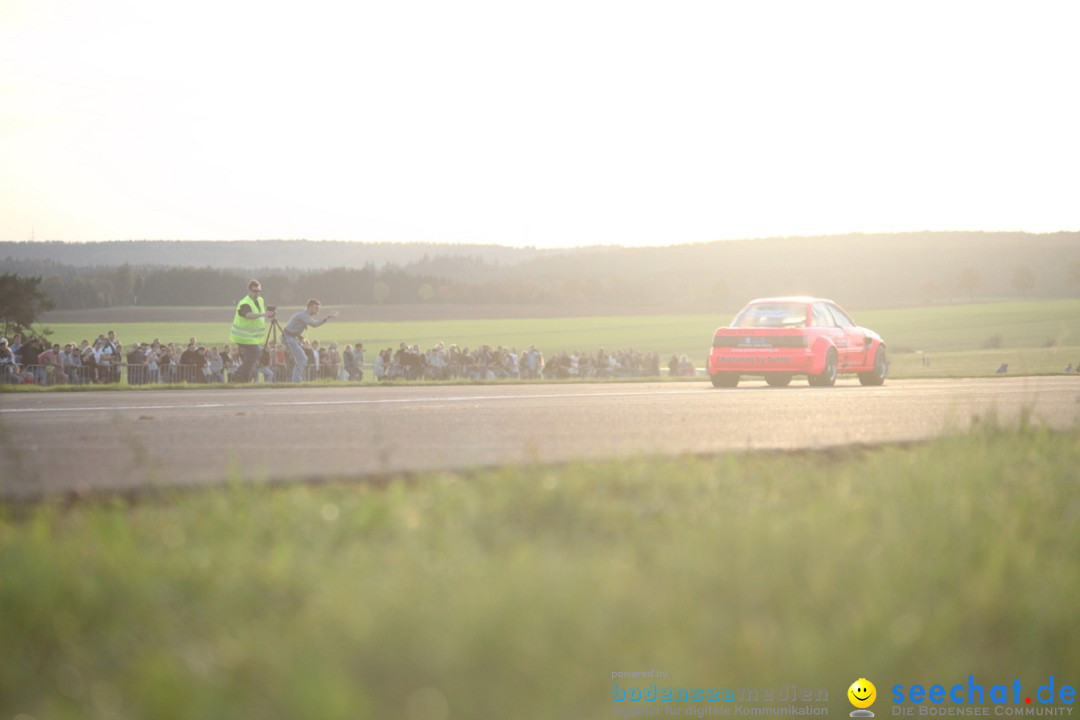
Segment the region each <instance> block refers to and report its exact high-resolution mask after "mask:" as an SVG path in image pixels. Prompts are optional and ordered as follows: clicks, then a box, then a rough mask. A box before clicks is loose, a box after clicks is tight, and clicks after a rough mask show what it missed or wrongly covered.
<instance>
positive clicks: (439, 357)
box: [374, 343, 660, 380]
mask: <svg viewBox="0 0 1080 720" xmlns="http://www.w3.org/2000/svg"><path fill="white" fill-rule="evenodd" d="M374 375H375V378H376V379H377V380H397V379H404V380H450V379H456V378H461V379H467V380H496V379H500V378H526V379H539V378H548V379H553V378H627V377H650V376H659V375H660V355H659V353H640V352H638V351H636V350H633V349H626V350H617V351H615V352H610V353H609V352H607V351H606V350H604V349H603V348H601V349H600V350H598V351H597V352H595V353H591V354H590V353H583V352H580V351H574V352H571V353H565V352H563V353H559V354H558V355H555V356H554V357H552V358H550V359H547V360H545V358H544V354H543V353H542V352H540V350H538V349H537V348H536V346H535V345H530V346H529V348H528V349H527V350H525V351H524V352H518V349H517V348H516V347H510V348H506V347H502V346H499V347H496V348H493V347H491V346H490V345H481V346H479V347H477V348H475V349H470V348H469V347H468V346H465V347H461V348H459V347H458V346H457V345H450V346H449V347H447V346H445V345H444V344H443V343H438V344H436V345H435V346H434V347H432V348H429V349H428V350H426V351H424V352H421V351H420V347H419V346H418V345H412V346H411V347H410V346H409V345H407V344H405V343H401V344H400V345H399V346H398V349H397V350H394V349H393V348H386V349H384V350H382V351H380V352H379V353H378V355H376V357H375V362H374Z"/></svg>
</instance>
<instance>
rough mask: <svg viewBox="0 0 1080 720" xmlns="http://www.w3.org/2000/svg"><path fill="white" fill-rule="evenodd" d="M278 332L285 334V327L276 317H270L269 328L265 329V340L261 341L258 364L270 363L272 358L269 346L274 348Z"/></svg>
mask: <svg viewBox="0 0 1080 720" xmlns="http://www.w3.org/2000/svg"><path fill="white" fill-rule="evenodd" d="M278 332H280V333H281V334H282V336H284V335H285V328H283V327H281V323H279V322H278V319H277V318H276V317H272V318H270V329H269V330H267V331H266V342H264V343H263V349H262V352H261V353H259V364H260V365H270V364H271V363H270V361H271V360H272V359H273V358H272V357H271V355H270V350H271V348H276V347H277V344H278Z"/></svg>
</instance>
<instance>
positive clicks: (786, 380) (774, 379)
mask: <svg viewBox="0 0 1080 720" xmlns="http://www.w3.org/2000/svg"><path fill="white" fill-rule="evenodd" d="M765 382H767V383H769V384H770V385H772V386H773V387H787V386H788V385H790V384H791V376H790V375H785V374H775V375H766V376H765Z"/></svg>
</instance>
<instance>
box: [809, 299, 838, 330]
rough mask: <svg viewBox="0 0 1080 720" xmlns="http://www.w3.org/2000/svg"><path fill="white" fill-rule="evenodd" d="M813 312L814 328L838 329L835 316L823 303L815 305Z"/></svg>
mask: <svg viewBox="0 0 1080 720" xmlns="http://www.w3.org/2000/svg"><path fill="white" fill-rule="evenodd" d="M811 311H812V313H813V317H814V327H836V322H835V321H834V320H833V316H832V315H831V314H830V313H829V311H828V310H826V309H825V306H824V305H822V304H821V303H814V306H813V308H812V309H811Z"/></svg>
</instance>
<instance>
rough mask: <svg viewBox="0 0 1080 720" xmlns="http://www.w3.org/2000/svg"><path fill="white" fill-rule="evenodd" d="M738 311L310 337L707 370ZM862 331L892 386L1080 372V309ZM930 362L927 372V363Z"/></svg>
mask: <svg viewBox="0 0 1080 720" xmlns="http://www.w3.org/2000/svg"><path fill="white" fill-rule="evenodd" d="M734 312H735V309H734V308H733V309H731V310H728V311H723V312H718V313H715V314H711V315H706V314H695V315H646V316H636V317H584V318H581V317H578V318H527V319H497V318H496V319H484V320H443V321H433V322H419V321H415V322H337V321H331V322H330V323H328V324H327V325H324V326H323V327H321V328H316V329H313V330H310V331H309V333H308V337H310V338H312V339H317V340H319V341H321V342H323V343H328V342H332V341H336V342H338V343H339V344H340V345H341V346H344V345H345V344H355V343H356V342H363V343H364V346H365V348H366V349H367V352H368V358H367V361H368V363H370V362H371V361H372V359H373V355H372V353H373V352H374V351H376V350H379V349H382V348H385V347H393V348H397V346H398V344H399V343H402V342H405V343H408V344H410V345H411V344H414V343H415V344H418V345H419V346H420V347H421V349H426V348H428V347H432V346H434V345H435V344H436V343H439V342H442V343H444V344H446V345H450V344H452V343H453V344H457V345H458V346H459V347H464V346H468V347H471V348H474V347H476V346H478V345H491V346H493V347H494V346H499V345H503V346H506V347H516V348H518V349H519V350H520V349H523V348H527V347H529V346H530V345H536V346H537V347H538V348H539V349H540V350H541V351H542V352H544V354H545V355H546V356H549V357H550V356H552V355H554V354H556V353H558V352H562V351H573V350H580V351H583V352H595V351H596V350H598V349H599V348H607V349H609V350H611V349H618V348H628V347H633V348H636V349H637V350H639V351H642V352H659V353H661V356H662V357H663V359H664V361H665V364H666V360H667V358H668V357H670V355H671V354H673V353H674V354H679V355H682V354H686V355H688V356H689V357H690V358H691V359H692V360H693V361H694V362H695V363H698V364H701V363H703V362H704V359H705V357H706V356H707V353H708V350H709V346H710V343H711V340H712V333H713V330H714V329H715V328H716V327H717V326H719V325H723V324H725V323H727V322H728V321H729V320H730V319H731V317H732V316H733V314H734ZM852 314H853V315H854V317H855V319H856V321H857V322H859V323H860V324H863V325H865V326H866V327H869V328H872V329H874V330H876V331H877V332H879V333H880V334H881V335H882V336H883V337H884V338H885V340H886V343H887V344H888V345H889V346H890V348H891V349H892V362H893V368H892V375H893V376H894V377H943V376H945V377H949V376H982V375H992V374H993V373H994V370H995V369H996V368H997V367H998V366H999V365H1000V364H1001V363H1008V364H1009V367H1010V371H1011V372H1012V373H1014V374H1015V373H1018V372H1022V373H1026V374H1047V373H1056V372H1060V371H1061V370H1062V369H1063V368H1064V367H1065V366H1066V365H1067V364H1069V363H1072V364H1073V365H1076V364H1077V363H1080V300H1050V301H1026V302H1011V303H993V304H975V305H950V306H933V307H916V308H900V309H889V310H867V311H864V312H860V311H857V310H852ZM228 316H229V312H228V310H223V311H222V317H223V318H226V322H222V323H114V324H103V325H87V324H56V325H52V326H50V329H51V330H52V331H53V335H52V336H51V337H52V339H53V340H55V341H56V342H59V343H61V344H63V343H66V342H77V341H81V340H83V339H88V340H91V341H92V340H93V338H94V337H96V336H97V335H98V334H101V333H103V332H105V331H106V330H109V329H113V330H116V332H117V335H118V337H119V338H120V339H121V341H123V342H125V343H130V342H133V341H138V342H149V341H151V340H153V339H154V338H160V339H161V340H162V341H163V342H175V343H183V344H186V343H187V341H188V339H189V338H191V337H195V338H197V340H198V342H199V343H201V344H205V345H207V346H210V345H215V344H216V345H223V344H225V343H227V342H228V338H227V333H228V323H227V320H228ZM925 356H929V364H926V363H925V362H924V357H925Z"/></svg>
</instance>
